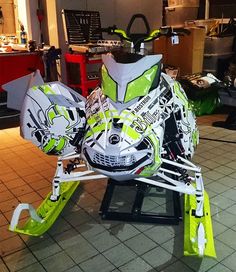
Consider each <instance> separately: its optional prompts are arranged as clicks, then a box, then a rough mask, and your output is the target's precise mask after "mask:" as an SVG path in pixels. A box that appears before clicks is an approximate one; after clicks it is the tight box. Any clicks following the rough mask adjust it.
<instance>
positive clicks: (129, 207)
mask: <svg viewBox="0 0 236 272" xmlns="http://www.w3.org/2000/svg"><path fill="white" fill-rule="evenodd" d="M99 213H100V215H101V217H102V219H108V220H120V221H133V222H144V223H158V224H168V225H178V224H179V221H180V220H182V215H181V208H180V196H179V193H178V192H174V191H170V190H165V189H162V188H160V187H156V186H152V185H148V184H145V183H143V182H139V181H136V180H129V181H115V180H112V179H109V180H108V183H107V188H106V192H105V194H104V197H103V200H102V204H101V207H100V211H99Z"/></svg>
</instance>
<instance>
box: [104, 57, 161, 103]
mask: <svg viewBox="0 0 236 272" xmlns="http://www.w3.org/2000/svg"><path fill="white" fill-rule="evenodd" d="M161 58H162V55H148V56H145V57H143V58H141V59H140V60H138V61H136V62H134V63H119V62H116V61H115V59H114V57H113V55H111V54H107V55H103V56H102V60H103V63H104V65H103V67H102V90H103V93H104V94H105V95H106V96H108V97H109V98H110V99H111V100H112V101H114V102H121V103H127V102H129V101H131V100H132V99H134V98H136V97H140V96H145V95H147V94H148V92H149V91H150V90H152V89H154V88H156V87H157V85H158V79H159V77H158V76H157V75H158V73H159V72H160V68H161V67H160V66H161V63H160V61H161Z"/></svg>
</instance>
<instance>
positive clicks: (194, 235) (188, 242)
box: [184, 191, 216, 258]
mask: <svg viewBox="0 0 236 272" xmlns="http://www.w3.org/2000/svg"><path fill="white" fill-rule="evenodd" d="M195 210H196V196H195V195H187V194H185V195H184V255H185V256H198V257H203V256H208V257H212V258H216V252H215V246H214V237H213V230H212V221H211V213H210V203H209V197H208V194H207V193H206V191H204V211H203V212H204V215H203V216H202V217H196V216H195Z"/></svg>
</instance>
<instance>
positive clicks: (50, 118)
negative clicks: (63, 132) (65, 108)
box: [48, 109, 56, 124]
mask: <svg viewBox="0 0 236 272" xmlns="http://www.w3.org/2000/svg"><path fill="white" fill-rule="evenodd" d="M55 117H56V113H55V111H54V110H53V109H50V111H49V112H48V118H49V121H50V123H51V124H52V120H53V119H54V118H55Z"/></svg>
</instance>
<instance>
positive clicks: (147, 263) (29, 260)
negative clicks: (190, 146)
mask: <svg viewBox="0 0 236 272" xmlns="http://www.w3.org/2000/svg"><path fill="white" fill-rule="evenodd" d="M224 119H225V116H222V115H213V116H207V117H200V118H199V119H198V122H199V127H200V132H201V133H200V136H201V137H204V138H210V139H213V140H215V139H219V140H223V141H233V142H235V143H236V131H230V130H225V129H222V128H215V127H212V126H211V122H212V121H214V120H224ZM235 147H236V145H235V144H232V143H227V142H220V141H211V140H204V139H202V140H201V143H200V145H199V146H198V149H197V152H196V154H195V156H194V161H195V162H196V163H198V164H199V165H200V166H201V167H202V170H203V175H204V181H205V187H206V190H207V191H208V193H209V195H210V199H211V212H212V219H213V228H214V236H215V246H216V251H217V256H218V258H217V260H215V259H208V258H204V259H203V260H201V259H198V258H189V257H187V258H186V257H183V253H182V249H183V223H182V222H181V223H180V224H179V225H177V226H163V225H155V224H142V223H126V222H118V221H108V220H101V218H100V216H99V213H98V211H99V208H100V204H101V200H102V199H103V194H104V190H105V187H106V180H103V181H88V182H83V183H82V184H80V185H79V187H78V189H77V191H76V192H75V194H74V195H73V197H72V199H71V200H70V202H69V203H68V205H67V206H66V208H65V209H64V211H63V212H62V215H61V216H60V217H59V219H58V220H57V221H56V223H55V225H54V226H53V227H52V229H50V230H49V231H48V232H47V233H46V234H45V235H44V236H43V237H40V238H30V237H27V236H23V235H17V234H15V233H12V232H10V231H8V225H9V222H10V219H11V216H12V212H13V209H14V208H15V207H16V205H17V204H18V203H19V202H29V203H32V204H33V205H34V206H35V207H37V206H38V205H39V203H40V202H41V201H42V199H43V197H45V195H46V194H47V193H48V192H49V191H50V190H51V187H50V180H51V178H52V176H53V174H54V170H55V163H56V160H55V158H51V157H48V156H46V155H44V154H43V153H42V152H41V151H39V150H38V149H37V148H36V147H34V146H32V144H31V143H28V142H26V141H25V140H23V139H21V138H20V136H19V128H12V129H5V130H0V158H1V160H0V271H1V272H5V271H23V272H31V271H32V272H40V271H57V272H60V271H67V272H76V271H77V272H80V271H84V272H94V271H99V272H100V271H101V272H108V271H114V272H116V271H121V272H128V271H135V272H146V271H149V272H151V271H153V272H154V271H165V272H171V271H181V272H190V271H211V272H217V271H220V272H227V271H236V148H235ZM124 197H125V195H123V198H124ZM167 204H168V199H165V198H158V197H155V193H154V194H150V195H148V197H147V199H145V208H146V209H147V210H152V209H154V208H157V209H158V210H159V211H163V210H165V209H166V207H167Z"/></svg>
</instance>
